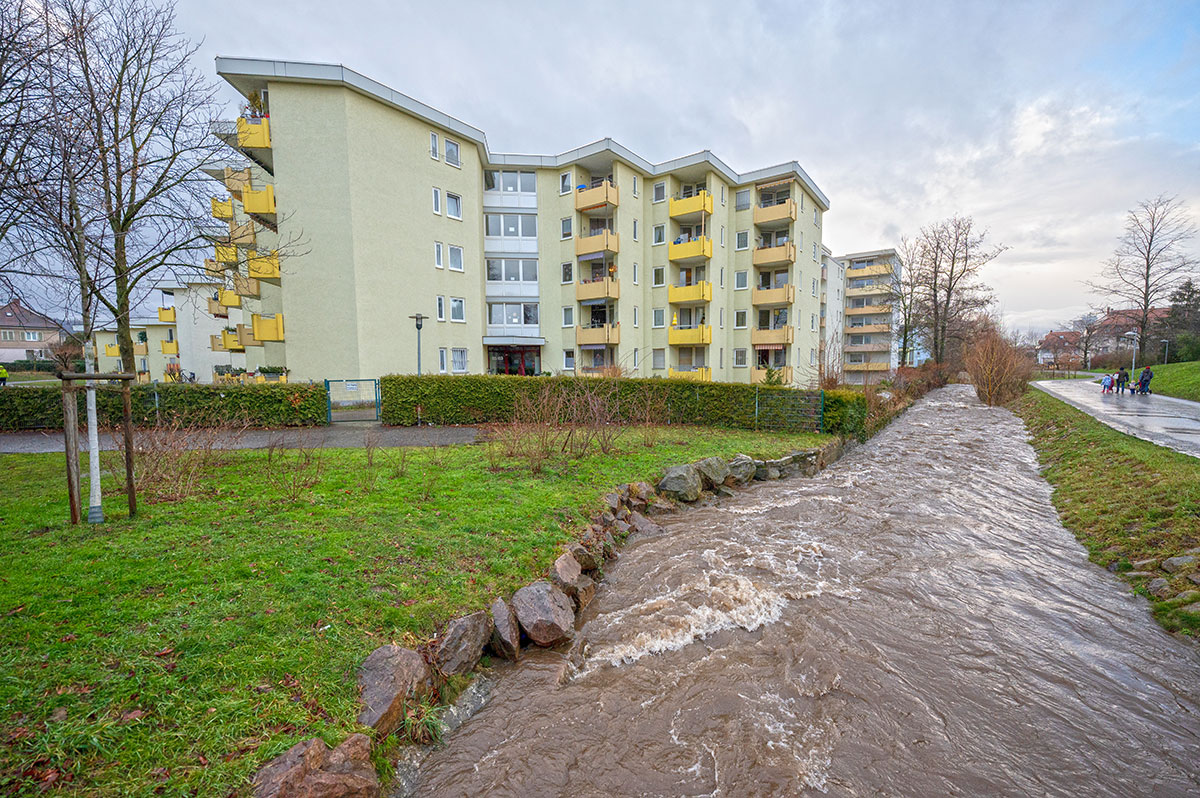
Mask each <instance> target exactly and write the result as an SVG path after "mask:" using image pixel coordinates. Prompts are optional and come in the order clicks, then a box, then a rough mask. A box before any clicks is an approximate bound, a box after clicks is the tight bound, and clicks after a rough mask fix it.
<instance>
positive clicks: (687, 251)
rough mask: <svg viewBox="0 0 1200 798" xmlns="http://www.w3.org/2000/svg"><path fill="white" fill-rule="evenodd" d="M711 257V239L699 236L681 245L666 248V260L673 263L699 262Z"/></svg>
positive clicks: (672, 244) (670, 245)
mask: <svg viewBox="0 0 1200 798" xmlns="http://www.w3.org/2000/svg"><path fill="white" fill-rule="evenodd" d="M711 257H712V239H711V238H709V237H708V236H700V237H699V238H694V239H692V240H691V241H685V242H683V243H682V244H675V243H671V244H669V245H668V246H667V259H668V260H675V261H689V260H700V259H701V258H711Z"/></svg>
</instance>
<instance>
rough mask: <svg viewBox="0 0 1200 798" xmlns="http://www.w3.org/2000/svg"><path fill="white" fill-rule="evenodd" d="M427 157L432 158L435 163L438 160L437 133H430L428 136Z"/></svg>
mask: <svg viewBox="0 0 1200 798" xmlns="http://www.w3.org/2000/svg"><path fill="white" fill-rule="evenodd" d="M429 157H431V158H433V160H435V161H436V160H439V156H438V134H437V133H430V134H429Z"/></svg>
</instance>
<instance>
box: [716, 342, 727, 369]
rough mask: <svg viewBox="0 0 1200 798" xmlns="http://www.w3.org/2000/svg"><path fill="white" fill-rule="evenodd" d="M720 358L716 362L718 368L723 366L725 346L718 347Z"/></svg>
mask: <svg viewBox="0 0 1200 798" xmlns="http://www.w3.org/2000/svg"><path fill="white" fill-rule="evenodd" d="M719 354H720V360H719V361H718V362H717V365H718V367H719V368H725V347H721V349H720V352H719Z"/></svg>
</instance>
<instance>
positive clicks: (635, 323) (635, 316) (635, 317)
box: [633, 305, 638, 365]
mask: <svg viewBox="0 0 1200 798" xmlns="http://www.w3.org/2000/svg"><path fill="white" fill-rule="evenodd" d="M633 326H634V327H636V326H638V306H637V305H634V306H633ZM634 365H637V364H636V363H635V364H634Z"/></svg>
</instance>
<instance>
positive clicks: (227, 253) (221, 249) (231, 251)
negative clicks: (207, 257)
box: [213, 244, 238, 265]
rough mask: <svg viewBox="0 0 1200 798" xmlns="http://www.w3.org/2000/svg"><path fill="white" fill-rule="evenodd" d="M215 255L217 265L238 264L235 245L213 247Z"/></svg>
mask: <svg viewBox="0 0 1200 798" xmlns="http://www.w3.org/2000/svg"><path fill="white" fill-rule="evenodd" d="M213 254H214V260H216V262H217V263H227V264H231V265H235V264H237V262H238V255H237V247H235V246H234V245H233V244H217V245H216V246H214V247H213Z"/></svg>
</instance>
